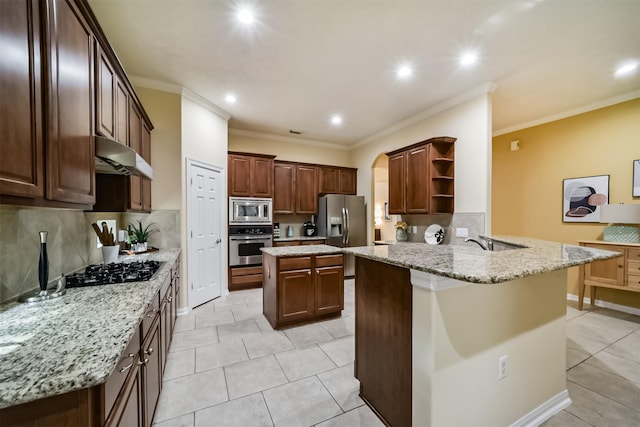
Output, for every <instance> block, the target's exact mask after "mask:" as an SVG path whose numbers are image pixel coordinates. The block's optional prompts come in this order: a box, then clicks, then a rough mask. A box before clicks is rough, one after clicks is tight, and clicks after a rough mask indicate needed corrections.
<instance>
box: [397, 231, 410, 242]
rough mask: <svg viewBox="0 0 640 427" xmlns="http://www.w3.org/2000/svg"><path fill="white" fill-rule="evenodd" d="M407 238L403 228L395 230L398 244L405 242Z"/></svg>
mask: <svg viewBox="0 0 640 427" xmlns="http://www.w3.org/2000/svg"><path fill="white" fill-rule="evenodd" d="M408 237H409V236H407V230H405V229H404V228H396V240H397V241H399V242H405V241H406V240H407V238H408Z"/></svg>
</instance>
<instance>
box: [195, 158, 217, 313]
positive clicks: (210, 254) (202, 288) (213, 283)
mask: <svg viewBox="0 0 640 427" xmlns="http://www.w3.org/2000/svg"><path fill="white" fill-rule="evenodd" d="M188 172H189V174H188V180H189V181H188V182H187V186H188V188H189V190H188V194H189V195H188V197H189V205H188V210H189V212H188V221H189V223H188V224H187V233H188V236H187V237H188V240H189V255H188V260H187V263H188V270H189V275H188V278H189V286H188V289H189V308H194V307H196V306H199V305H201V304H204V303H206V302H207V301H211V300H212V299H214V298H217V297H219V296H220V293H221V282H222V262H223V259H222V253H223V251H222V247H223V246H222V235H221V230H222V193H221V189H222V186H221V175H222V174H221V170H220V169H219V168H216V167H214V166H207V165H203V164H201V163H199V162H198V163H196V162H193V161H189V164H188Z"/></svg>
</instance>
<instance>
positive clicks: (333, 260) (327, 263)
mask: <svg viewBox="0 0 640 427" xmlns="http://www.w3.org/2000/svg"><path fill="white" fill-rule="evenodd" d="M342 263H343V260H342V254H334V255H316V267H333V266H338V265H342Z"/></svg>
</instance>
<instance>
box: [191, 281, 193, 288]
mask: <svg viewBox="0 0 640 427" xmlns="http://www.w3.org/2000/svg"><path fill="white" fill-rule="evenodd" d="M191 290H193V282H191Z"/></svg>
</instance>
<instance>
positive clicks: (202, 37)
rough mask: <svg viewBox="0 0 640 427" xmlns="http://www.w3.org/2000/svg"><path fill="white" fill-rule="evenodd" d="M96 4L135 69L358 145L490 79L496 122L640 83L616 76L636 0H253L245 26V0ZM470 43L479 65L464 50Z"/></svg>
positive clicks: (266, 118) (257, 121) (634, 39)
mask: <svg viewBox="0 0 640 427" xmlns="http://www.w3.org/2000/svg"><path fill="white" fill-rule="evenodd" d="M89 3H90V5H91V7H92V9H93V10H94V12H95V14H96V16H97V17H98V20H99V22H100V23H101V25H102V27H103V29H104V31H105V33H106V35H107V37H108V38H109V40H110V42H111V44H112V46H113V48H114V50H115V51H116V53H117V55H118V56H119V58H120V60H121V61H122V63H123V65H124V67H125V69H126V71H127V73H128V74H130V75H134V76H138V77H144V78H149V79H153V80H157V81H160V82H164V83H169V84H173V85H177V86H180V87H184V88H186V89H189V90H191V91H193V92H195V93H197V94H199V95H200V96H202V97H204V98H205V99H207V100H208V101H210V102H211V103H213V104H215V105H217V106H219V107H221V108H222V109H224V110H226V111H227V112H229V113H230V114H231V120H230V122H229V126H230V127H231V128H236V129H242V130H247V131H254V132H263V133H269V134H275V135H287V136H292V135H291V134H290V133H289V130H290V129H293V130H297V131H300V132H302V135H300V137H301V138H306V139H310V140H314V141H324V142H333V143H338V144H343V145H351V144H356V143H358V142H360V141H363V140H365V139H366V138H367V137H369V136H371V135H374V134H376V133H379V132H381V131H383V130H384V129H386V128H389V127H390V126H393V125H395V124H397V123H399V122H401V121H403V120H405V119H408V118H410V117H412V116H415V115H416V114H419V113H422V112H424V111H426V110H429V109H430V108H434V106H436V105H439V104H441V103H443V102H447V101H449V100H451V99H455V98H457V97H461V96H464V94H467V93H470V92H473V91H474V90H476V89H477V88H479V87H481V86H483V85H486V84H487V83H494V84H495V85H496V86H497V87H496V89H495V92H494V93H493V129H494V132H495V131H499V130H501V129H502V130H504V129H508V128H513V127H516V126H518V125H521V124H523V123H527V122H531V121H536V120H540V119H542V118H544V117H549V116H553V115H558V114H562V113H563V112H566V111H568V110H573V109H577V108H581V107H583V106H585V105H588V104H597V103H600V102H603V101H604V100H607V99H609V98H614V97H625V96H628V94H630V93H632V92H634V91H638V90H639V89H640V75H639V74H640V73H636V74H635V75H632V76H631V77H627V78H625V79H614V78H613V72H614V70H615V69H616V67H618V66H619V65H620V64H621V63H622V62H623V61H626V60H630V59H634V60H640V0H527V1H522V0H510V1H499V0H494V1H487V0H470V1H461V0H421V1H418V0H414V1H409V0H269V1H267V0H262V1H258V0H253V1H251V0H246V1H244V3H242V4H244V5H251V6H252V7H253V8H254V9H255V11H256V12H255V13H256V19H257V22H256V23H255V24H254V25H253V26H252V27H251V28H247V27H246V26H243V25H241V24H240V23H239V22H238V21H237V20H236V19H235V13H236V11H237V7H238V5H239V4H240V0H237V1H228V0H207V1H205V0H195V1H194V0H117V1H114V0H89ZM468 48H474V49H476V50H477V51H478V52H479V53H480V60H479V62H478V64H477V65H476V66H475V68H473V69H463V68H461V67H460V66H459V65H458V62H457V60H458V56H459V55H460V53H461V51H462V50H464V49H468ZM402 62H409V63H411V64H412V65H413V67H414V75H413V77H412V78H411V79H409V80H406V81H400V80H398V79H397V78H396V77H395V70H396V67H397V66H398V65H399V64H400V63H402ZM229 92H232V93H234V94H236V96H237V98H238V101H237V102H236V103H235V104H228V103H227V102H225V100H224V97H225V95H226V94H227V93H229ZM333 114H341V115H342V116H343V118H344V123H343V124H342V125H341V126H339V127H334V126H331V125H330V124H329V118H330V117H331V115H333Z"/></svg>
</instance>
